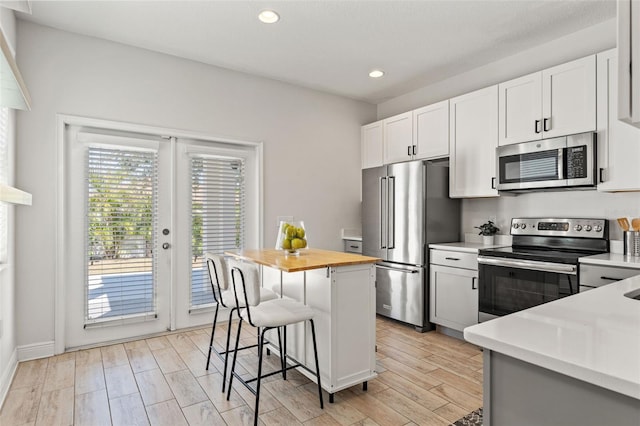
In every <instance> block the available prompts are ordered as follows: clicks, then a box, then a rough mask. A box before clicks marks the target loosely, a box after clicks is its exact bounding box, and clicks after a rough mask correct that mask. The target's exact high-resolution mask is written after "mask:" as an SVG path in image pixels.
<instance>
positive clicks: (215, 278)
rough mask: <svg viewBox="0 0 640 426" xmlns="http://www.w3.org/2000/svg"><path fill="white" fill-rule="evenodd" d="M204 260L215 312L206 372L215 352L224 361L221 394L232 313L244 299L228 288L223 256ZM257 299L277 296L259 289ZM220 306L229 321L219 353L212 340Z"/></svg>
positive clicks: (240, 306) (269, 291)
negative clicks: (226, 313) (225, 339)
mask: <svg viewBox="0 0 640 426" xmlns="http://www.w3.org/2000/svg"><path fill="white" fill-rule="evenodd" d="M204 258H205V261H206V262H207V270H208V272H209V280H210V282H211V290H212V291H213V300H214V302H215V305H216V310H215V313H214V316H213V325H212V327H211V340H210V341H209V354H208V355H207V366H206V370H209V364H210V363H211V352H212V351H215V353H216V354H217V355H218V356H219V357H220V359H224V371H223V372H222V392H224V390H225V384H226V378H227V365H228V356H227V355H228V353H229V341H230V340H231V320H232V319H233V312H234V311H237V310H238V309H239V308H244V307H245V305H244V304H243V303H244V300H245V297H244V296H241V297H239V298H236V295H235V293H234V291H233V289H232V288H231V287H230V286H229V278H230V275H229V269H228V266H227V262H226V261H225V259H224V257H223V256H221V255H217V254H213V253H205V255H204ZM259 298H260V300H263V301H267V300H275V299H278V295H277V294H276V293H274V292H273V291H271V290H269V289H267V288H262V287H259ZM237 302H239V303H240V305H238V304H237ZM220 306H222V307H223V308H228V309H229V320H228V322H227V343H226V347H225V350H224V351H222V352H219V351H218V350H217V349H214V348H213V338H214V335H215V332H216V325H217V321H218V310H219V309H220ZM257 346H258V345H257V344H255V345H250V346H243V347H241V348H238V350H244V349H249V348H255V347H257Z"/></svg>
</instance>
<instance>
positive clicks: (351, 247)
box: [349, 246, 359, 249]
mask: <svg viewBox="0 0 640 426" xmlns="http://www.w3.org/2000/svg"><path fill="white" fill-rule="evenodd" d="M349 247H351V248H355V249H357V248H359V246H349Z"/></svg>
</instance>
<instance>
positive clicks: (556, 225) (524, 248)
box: [479, 218, 609, 265]
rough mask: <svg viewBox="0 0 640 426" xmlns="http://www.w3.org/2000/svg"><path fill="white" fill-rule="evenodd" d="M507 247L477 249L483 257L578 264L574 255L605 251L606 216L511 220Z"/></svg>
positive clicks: (607, 249)
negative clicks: (510, 238) (597, 217)
mask: <svg viewBox="0 0 640 426" xmlns="http://www.w3.org/2000/svg"><path fill="white" fill-rule="evenodd" d="M510 233H511V235H512V236H513V244H512V246H511V247H500V248H492V249H481V250H480V252H479V254H480V255H482V256H487V257H503V258H510V259H522V260H532V261H539V262H553V263H565V264H574V265H577V264H578V258H580V257H583V256H589V255H592V254H599V253H606V252H608V251H609V239H608V238H609V229H608V226H607V220H606V219H558V218H514V219H511V230H510Z"/></svg>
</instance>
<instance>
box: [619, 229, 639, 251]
mask: <svg viewBox="0 0 640 426" xmlns="http://www.w3.org/2000/svg"><path fill="white" fill-rule="evenodd" d="M623 234H624V254H625V255H626V256H640V232H639V231H624V233H623Z"/></svg>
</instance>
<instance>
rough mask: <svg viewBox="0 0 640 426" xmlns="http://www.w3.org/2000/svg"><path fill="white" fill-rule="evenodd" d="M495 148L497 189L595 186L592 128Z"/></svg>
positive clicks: (522, 189) (594, 141)
mask: <svg viewBox="0 0 640 426" xmlns="http://www.w3.org/2000/svg"><path fill="white" fill-rule="evenodd" d="M496 151H497V155H498V161H497V168H498V170H497V189H498V190H499V191H531V190H536V189H537V190H545V189H549V190H551V189H562V188H576V189H588V188H595V185H596V164H597V163H596V134H595V133H594V132H588V133H579V134H576V135H569V136H562V137H559V138H553V139H543V140H539V141H533V142H523V143H517V144H512V145H504V146H500V147H498V148H497V150H496Z"/></svg>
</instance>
